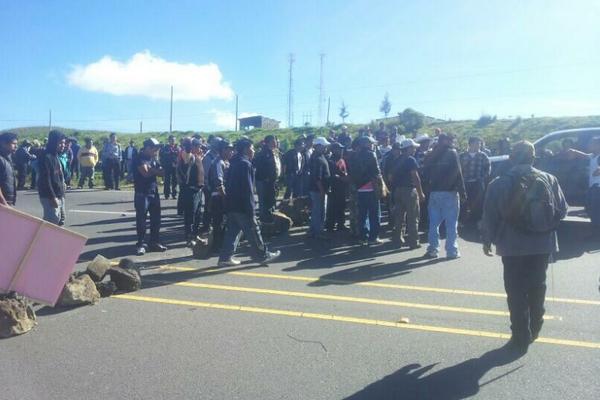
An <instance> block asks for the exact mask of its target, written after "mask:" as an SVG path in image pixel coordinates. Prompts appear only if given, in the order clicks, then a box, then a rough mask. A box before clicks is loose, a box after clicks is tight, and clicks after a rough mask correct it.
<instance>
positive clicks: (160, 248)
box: [148, 243, 167, 253]
mask: <svg viewBox="0 0 600 400" xmlns="http://www.w3.org/2000/svg"><path fill="white" fill-rule="evenodd" d="M148 250H149V251H155V252H158V253H162V252H165V251H167V246H163V245H162V244H160V243H151V244H150V245H149V246H148Z"/></svg>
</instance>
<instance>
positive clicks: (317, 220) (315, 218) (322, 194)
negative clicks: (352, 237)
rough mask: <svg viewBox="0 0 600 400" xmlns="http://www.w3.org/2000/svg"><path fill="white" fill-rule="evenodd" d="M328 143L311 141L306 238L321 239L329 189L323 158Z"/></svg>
mask: <svg viewBox="0 0 600 400" xmlns="http://www.w3.org/2000/svg"><path fill="white" fill-rule="evenodd" d="M329 145H330V143H329V142H328V141H327V139H325V138H324V137H323V136H319V137H316V138H315V139H314V140H313V146H314V149H313V153H312V155H311V157H310V161H309V169H310V181H309V185H308V190H309V193H310V200H311V209H310V226H309V228H308V233H307V237H309V238H314V239H319V238H322V237H323V236H322V233H323V223H324V222H325V207H326V204H327V191H328V189H329V177H330V176H331V173H330V171H329V163H328V162H327V158H325V150H326V149H327V146H329Z"/></svg>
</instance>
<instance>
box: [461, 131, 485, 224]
mask: <svg viewBox="0 0 600 400" xmlns="http://www.w3.org/2000/svg"><path fill="white" fill-rule="evenodd" d="M481 146H482V142H481V139H480V138H478V137H471V138H469V149H468V150H467V151H465V152H464V153H462V154H461V155H460V165H461V168H462V173H463V179H464V181H465V190H466V193H467V199H466V202H465V204H464V207H463V208H462V210H461V211H463V212H462V214H463V215H462V217H463V218H462V220H463V222H464V223H465V224H467V225H471V226H474V225H476V224H477V223H478V222H479V220H480V219H481V214H482V212H483V197H484V195H485V188H486V186H487V184H488V181H489V179H490V160H489V158H488V156H487V155H486V154H485V153H484V152H483V151H481Z"/></svg>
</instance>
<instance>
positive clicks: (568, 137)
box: [490, 127, 600, 206]
mask: <svg viewBox="0 0 600 400" xmlns="http://www.w3.org/2000/svg"><path fill="white" fill-rule="evenodd" d="M595 136H600V127H599V128H581V129H567V130H561V131H556V132H551V133H549V134H547V135H545V136H544V137H542V138H540V139H538V140H536V141H535V142H534V145H535V151H536V155H537V159H536V162H535V167H536V168H539V169H541V170H542V171H546V172H548V173H551V174H552V175H554V176H556V177H557V178H558V181H559V183H560V185H561V187H562V189H563V192H564V193H565V197H566V198H567V202H568V203H569V205H571V206H584V205H585V198H586V193H587V190H588V180H589V163H588V162H587V161H586V160H581V159H573V158H571V157H568V155H567V152H566V150H567V149H569V148H573V149H576V150H580V151H583V152H586V153H588V152H590V148H589V145H590V142H591V140H592V138H593V137H595ZM490 161H491V163H492V175H493V176H498V175H500V174H502V173H503V172H504V171H505V170H506V169H508V168H509V167H510V162H509V161H508V155H503V156H494V157H490Z"/></svg>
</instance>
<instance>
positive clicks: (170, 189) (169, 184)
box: [159, 135, 180, 200]
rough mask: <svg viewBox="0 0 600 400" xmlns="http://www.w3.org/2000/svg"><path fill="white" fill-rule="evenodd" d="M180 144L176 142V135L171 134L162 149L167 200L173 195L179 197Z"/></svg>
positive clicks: (161, 160)
mask: <svg viewBox="0 0 600 400" xmlns="http://www.w3.org/2000/svg"><path fill="white" fill-rule="evenodd" d="M179 151H180V149H179V146H177V143H175V136H173V135H170V136H169V139H168V143H167V144H166V145H164V146H163V147H162V149H161V150H160V154H159V158H160V165H161V166H162V167H163V169H164V171H165V176H164V185H163V194H164V195H165V200H168V199H169V196H172V198H173V199H176V198H177V159H178V157H179Z"/></svg>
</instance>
